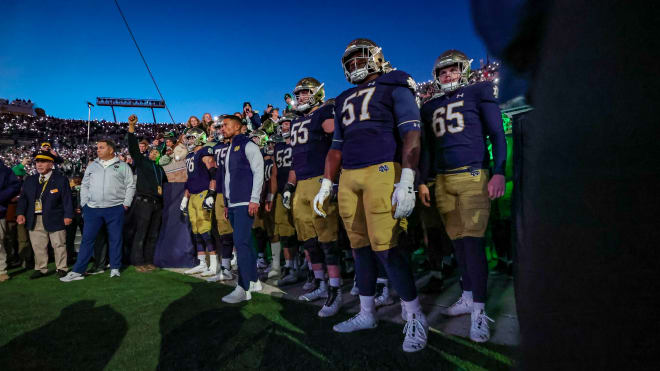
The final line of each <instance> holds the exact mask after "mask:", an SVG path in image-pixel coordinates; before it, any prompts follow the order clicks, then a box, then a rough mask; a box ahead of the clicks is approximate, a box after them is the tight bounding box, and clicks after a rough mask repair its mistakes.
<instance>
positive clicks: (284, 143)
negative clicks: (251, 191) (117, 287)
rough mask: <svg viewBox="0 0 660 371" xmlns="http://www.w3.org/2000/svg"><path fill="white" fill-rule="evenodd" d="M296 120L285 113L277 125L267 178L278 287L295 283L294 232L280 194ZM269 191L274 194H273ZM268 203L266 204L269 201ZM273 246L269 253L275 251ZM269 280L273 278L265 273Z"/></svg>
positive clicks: (296, 254)
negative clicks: (280, 257) (278, 250)
mask: <svg viewBox="0 0 660 371" xmlns="http://www.w3.org/2000/svg"><path fill="white" fill-rule="evenodd" d="M295 117H296V116H295V115H294V114H293V113H287V114H286V115H284V117H283V118H282V119H281V120H280V121H279V126H278V128H279V129H278V135H277V136H276V138H277V139H276V140H275V148H274V152H275V153H274V156H275V166H274V167H273V168H274V173H273V176H272V177H271V180H270V181H271V183H273V184H271V193H272V194H274V195H276V196H273V197H271V196H270V195H269V196H267V199H266V205H265V208H266V210H269V211H270V210H271V209H274V214H275V230H274V234H275V235H276V236H279V238H280V243H281V246H282V248H283V250H284V267H283V269H282V278H281V279H280V280H279V281H277V285H278V286H283V285H289V284H293V283H296V282H298V260H297V259H296V257H297V256H298V244H297V243H298V239H297V238H296V229H295V228H294V227H293V215H292V213H291V210H289V209H288V208H286V207H284V205H283V204H282V192H283V191H284V186H285V185H286V184H287V181H288V179H289V171H290V170H291V121H292V120H293V119H294V118H295ZM273 190H274V191H275V192H273ZM271 199H272V201H269V200H271ZM273 246H274V245H273V244H271V249H273V251H275V249H274V247H273ZM268 276H269V277H274V274H273V275H271V274H270V272H269V273H268Z"/></svg>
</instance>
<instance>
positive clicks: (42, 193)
mask: <svg viewBox="0 0 660 371" xmlns="http://www.w3.org/2000/svg"><path fill="white" fill-rule="evenodd" d="M48 181H50V178H48V179H47V180H46V181H45V182H44V185H43V187H41V193H40V194H39V199H40V200H41V197H42V196H43V195H44V191H45V190H46V186H47V185H48Z"/></svg>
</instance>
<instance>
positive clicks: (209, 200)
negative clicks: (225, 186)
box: [202, 189, 215, 210]
mask: <svg viewBox="0 0 660 371" xmlns="http://www.w3.org/2000/svg"><path fill="white" fill-rule="evenodd" d="M214 203H215V191H214V190H212V189H209V191H208V192H207V193H206V198H204V202H203V203H202V208H204V209H206V210H213V204H214Z"/></svg>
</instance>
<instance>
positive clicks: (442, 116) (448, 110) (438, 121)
mask: <svg viewBox="0 0 660 371" xmlns="http://www.w3.org/2000/svg"><path fill="white" fill-rule="evenodd" d="M459 107H463V101H462V100H461V101H458V102H454V103H449V104H448V105H447V106H446V107H445V106H443V107H440V108H438V109H436V110H435V112H433V125H432V127H433V132H434V133H435V136H436V137H438V138H440V137H441V136H443V135H445V133H446V132H449V133H450V134H456V133H460V132H461V131H463V129H464V128H465V122H464V120H463V114H462V113H460V112H454V109H456V108H459ZM451 120H456V122H455V123H453V124H447V121H451Z"/></svg>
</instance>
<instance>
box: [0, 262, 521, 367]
mask: <svg viewBox="0 0 660 371" xmlns="http://www.w3.org/2000/svg"><path fill="white" fill-rule="evenodd" d="M52 269H53V267H51V270H52ZM31 273H32V272H31V271H29V272H20V271H12V272H10V274H11V275H12V279H11V280H9V281H7V282H5V283H2V284H0V370H14V369H32V370H59V369H63V370H101V369H108V370H154V369H164V370H170V369H171V370H219V369H222V370H247V369H269V370H271V369H272V370H278V369H282V370H285V369H286V370H303V369H305V370H313V371H317V370H322V369H328V370H330V369H332V370H338V369H339V370H344V369H356V370H357V369H360V370H365V369H366V370H389V369H392V370H442V369H508V368H510V367H511V365H512V362H513V361H512V355H513V354H514V351H515V349H514V348H510V347H505V346H500V345H495V344H486V345H483V346H482V345H476V344H474V343H472V342H470V341H469V340H466V339H462V338H458V337H454V336H449V335H445V334H442V333H440V332H437V331H432V332H431V334H430V335H429V345H428V347H427V348H426V349H425V350H423V351H422V352H418V353H415V354H405V353H404V352H403V351H402V350H401V341H402V339H403V334H402V326H401V325H398V324H392V323H388V322H384V321H381V322H380V323H379V327H378V328H377V329H376V330H372V331H362V332H358V333H353V334H337V333H334V332H333V331H332V325H333V324H334V323H336V322H337V321H338V320H343V319H345V318H348V317H349V314H347V313H341V314H340V315H339V316H338V318H332V319H321V318H319V317H317V316H316V311H317V308H316V307H313V306H310V305H306V304H303V303H298V302H294V301H290V300H285V299H277V298H274V297H271V296H267V295H261V294H256V295H253V299H252V300H251V301H250V302H247V303H243V304H240V305H228V304H224V303H222V302H221V301H220V298H221V297H222V296H223V295H225V294H227V293H229V292H230V291H231V287H228V286H223V285H219V284H210V283H206V282H203V281H200V280H199V279H196V278H193V277H186V276H183V275H181V274H178V273H174V272H169V271H164V270H159V271H156V272H153V273H146V274H145V273H138V272H136V271H135V270H134V269H133V267H130V268H128V269H126V270H125V271H123V272H122V276H121V277H120V278H119V279H116V278H113V279H110V278H109V277H108V274H107V272H106V273H104V274H102V275H98V276H92V277H88V278H86V279H85V280H83V281H76V282H71V283H67V284H65V283H62V282H60V281H59V280H57V278H56V277H55V276H54V275H51V276H48V277H44V278H41V279H38V280H30V279H29V275H30V274H31Z"/></svg>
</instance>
